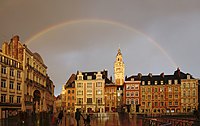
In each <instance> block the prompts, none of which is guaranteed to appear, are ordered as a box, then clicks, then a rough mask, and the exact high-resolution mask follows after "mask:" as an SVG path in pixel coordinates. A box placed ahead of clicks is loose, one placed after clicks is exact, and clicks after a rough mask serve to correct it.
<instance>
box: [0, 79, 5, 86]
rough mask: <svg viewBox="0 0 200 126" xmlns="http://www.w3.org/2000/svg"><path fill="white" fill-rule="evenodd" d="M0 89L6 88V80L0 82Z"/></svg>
mask: <svg viewBox="0 0 200 126" xmlns="http://www.w3.org/2000/svg"><path fill="white" fill-rule="evenodd" d="M1 87H2V88H6V80H4V79H2V80H1Z"/></svg>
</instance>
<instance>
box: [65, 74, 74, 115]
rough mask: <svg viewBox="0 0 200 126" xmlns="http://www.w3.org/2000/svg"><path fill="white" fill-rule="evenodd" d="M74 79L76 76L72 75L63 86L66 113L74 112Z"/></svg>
mask: <svg viewBox="0 0 200 126" xmlns="http://www.w3.org/2000/svg"><path fill="white" fill-rule="evenodd" d="M75 79H76V75H75V74H72V75H71V77H70V78H69V80H68V81H67V82H66V84H65V90H66V92H65V95H66V110H67V111H68V112H73V111H75V104H76V90H75Z"/></svg>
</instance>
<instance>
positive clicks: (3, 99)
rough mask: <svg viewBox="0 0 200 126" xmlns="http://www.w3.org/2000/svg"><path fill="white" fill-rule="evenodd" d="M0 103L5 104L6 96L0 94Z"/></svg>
mask: <svg viewBox="0 0 200 126" xmlns="http://www.w3.org/2000/svg"><path fill="white" fill-rule="evenodd" d="M1 102H3V103H4V102H6V95H5V94H1Z"/></svg>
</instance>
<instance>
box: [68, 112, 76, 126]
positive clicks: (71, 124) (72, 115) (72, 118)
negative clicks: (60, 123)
mask: <svg viewBox="0 0 200 126" xmlns="http://www.w3.org/2000/svg"><path fill="white" fill-rule="evenodd" d="M74 123H75V122H74V114H73V113H71V114H70V118H69V125H70V126H74Z"/></svg>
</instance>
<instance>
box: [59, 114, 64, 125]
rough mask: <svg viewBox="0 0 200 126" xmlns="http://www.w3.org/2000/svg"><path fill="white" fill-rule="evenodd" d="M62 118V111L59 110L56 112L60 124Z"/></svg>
mask: <svg viewBox="0 0 200 126" xmlns="http://www.w3.org/2000/svg"><path fill="white" fill-rule="evenodd" d="M62 118H63V111H60V112H59V114H58V124H59V123H61V124H62Z"/></svg>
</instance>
